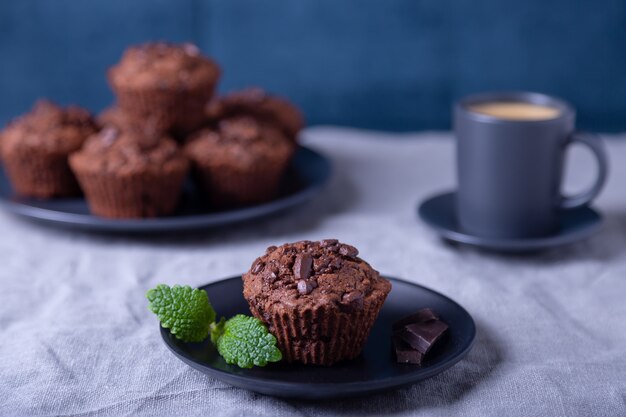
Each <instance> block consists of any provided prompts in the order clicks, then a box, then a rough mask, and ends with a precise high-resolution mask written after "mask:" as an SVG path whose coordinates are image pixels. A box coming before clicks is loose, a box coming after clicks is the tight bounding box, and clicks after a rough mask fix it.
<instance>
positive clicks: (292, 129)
mask: <svg viewBox="0 0 626 417" xmlns="http://www.w3.org/2000/svg"><path fill="white" fill-rule="evenodd" d="M207 114H208V116H209V119H210V120H221V119H224V118H228V117H233V116H251V117H254V118H256V119H259V120H260V121H263V122H265V123H269V124H272V125H274V126H276V127H277V128H278V129H280V130H282V131H283V133H284V134H285V135H286V136H287V137H288V138H290V139H292V140H293V141H295V140H296V137H297V135H298V133H299V132H300V130H302V128H303V127H304V117H303V116H302V113H301V112H300V110H299V109H298V108H297V107H296V106H295V105H293V104H292V103H291V102H289V101H288V100H287V99H284V98H282V97H278V96H274V95H270V94H269V93H267V92H265V91H263V90H262V89H260V88H248V89H245V90H241V91H236V92H233V93H230V94H227V95H225V96H222V97H219V98H217V99H214V100H213V101H211V102H210V104H209V106H208V108H207Z"/></svg>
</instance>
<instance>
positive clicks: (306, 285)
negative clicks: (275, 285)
mask: <svg viewBox="0 0 626 417" xmlns="http://www.w3.org/2000/svg"><path fill="white" fill-rule="evenodd" d="M311 291H313V285H311V283H310V282H308V281H305V280H303V279H301V280H300V281H298V292H299V293H300V294H303V295H307V294H310V293H311Z"/></svg>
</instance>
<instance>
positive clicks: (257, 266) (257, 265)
mask: <svg viewBox="0 0 626 417" xmlns="http://www.w3.org/2000/svg"><path fill="white" fill-rule="evenodd" d="M264 267H265V262H263V261H262V260H261V259H259V258H257V259H256V261H254V265H252V273H253V274H258V273H259V272H261V271H262V270H263V268H264Z"/></svg>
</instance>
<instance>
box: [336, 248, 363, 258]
mask: <svg viewBox="0 0 626 417" xmlns="http://www.w3.org/2000/svg"><path fill="white" fill-rule="evenodd" d="M339 253H340V254H342V255H343V256H347V257H348V258H356V257H357V255H358V254H359V250H358V249H357V248H355V247H354V246H350V245H341V246H340V247H339Z"/></svg>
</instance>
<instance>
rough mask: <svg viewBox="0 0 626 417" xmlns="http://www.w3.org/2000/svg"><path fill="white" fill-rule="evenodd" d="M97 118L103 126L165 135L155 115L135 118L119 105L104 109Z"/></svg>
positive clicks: (145, 133) (146, 133)
mask: <svg viewBox="0 0 626 417" xmlns="http://www.w3.org/2000/svg"><path fill="white" fill-rule="evenodd" d="M96 120H97V121H98V124H99V125H100V126H103V127H107V126H111V127H115V128H117V129H118V130H126V131H131V132H132V131H134V132H138V133H139V134H143V135H157V136H159V135H163V133H162V129H161V128H160V126H159V122H158V120H157V119H156V118H155V117H152V116H148V117H146V118H142V119H135V118H133V117H131V116H129V115H128V113H126V112H125V111H124V110H122V109H121V108H120V107H119V106H117V105H113V106H110V107H107V108H106V109H104V110H102V111H101V112H100V114H98V117H97V119H96Z"/></svg>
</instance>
